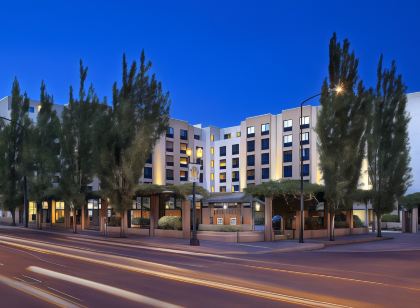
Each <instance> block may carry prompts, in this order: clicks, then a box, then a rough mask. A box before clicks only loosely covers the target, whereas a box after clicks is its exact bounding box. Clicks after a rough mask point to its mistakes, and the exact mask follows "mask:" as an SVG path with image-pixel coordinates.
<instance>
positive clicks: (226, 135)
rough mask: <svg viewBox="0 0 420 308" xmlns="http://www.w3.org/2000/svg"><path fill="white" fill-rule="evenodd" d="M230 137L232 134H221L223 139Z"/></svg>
mask: <svg viewBox="0 0 420 308" xmlns="http://www.w3.org/2000/svg"><path fill="white" fill-rule="evenodd" d="M230 138H232V134H230V133H229V134H225V135H224V136H223V139H230Z"/></svg>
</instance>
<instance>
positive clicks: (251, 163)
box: [246, 155, 255, 166]
mask: <svg viewBox="0 0 420 308" xmlns="http://www.w3.org/2000/svg"><path fill="white" fill-rule="evenodd" d="M246 164H247V165H248V166H255V156H254V155H248V156H247V157H246Z"/></svg>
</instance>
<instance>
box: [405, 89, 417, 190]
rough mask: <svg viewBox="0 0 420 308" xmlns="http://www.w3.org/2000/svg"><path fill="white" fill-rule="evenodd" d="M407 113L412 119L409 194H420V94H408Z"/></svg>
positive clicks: (409, 132) (409, 127)
mask: <svg viewBox="0 0 420 308" xmlns="http://www.w3.org/2000/svg"><path fill="white" fill-rule="evenodd" d="M407 112H408V114H409V116H410V118H411V120H410V123H409V125H408V137H409V138H410V156H411V164H410V166H411V169H412V171H411V172H412V175H413V183H412V185H411V187H410V188H409V189H408V191H407V193H409V194H410V193H415V192H420V136H419V134H420V92H415V93H409V94H407Z"/></svg>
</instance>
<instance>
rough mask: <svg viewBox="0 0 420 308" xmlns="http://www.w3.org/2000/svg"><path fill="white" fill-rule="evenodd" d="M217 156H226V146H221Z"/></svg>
mask: <svg viewBox="0 0 420 308" xmlns="http://www.w3.org/2000/svg"><path fill="white" fill-rule="evenodd" d="M219 155H220V156H226V146H222V147H220V148H219Z"/></svg>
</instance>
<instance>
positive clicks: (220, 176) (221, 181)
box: [219, 172, 226, 183]
mask: <svg viewBox="0 0 420 308" xmlns="http://www.w3.org/2000/svg"><path fill="white" fill-rule="evenodd" d="M219 181H220V183H226V172H221V173H220V175H219Z"/></svg>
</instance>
